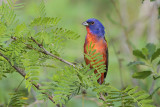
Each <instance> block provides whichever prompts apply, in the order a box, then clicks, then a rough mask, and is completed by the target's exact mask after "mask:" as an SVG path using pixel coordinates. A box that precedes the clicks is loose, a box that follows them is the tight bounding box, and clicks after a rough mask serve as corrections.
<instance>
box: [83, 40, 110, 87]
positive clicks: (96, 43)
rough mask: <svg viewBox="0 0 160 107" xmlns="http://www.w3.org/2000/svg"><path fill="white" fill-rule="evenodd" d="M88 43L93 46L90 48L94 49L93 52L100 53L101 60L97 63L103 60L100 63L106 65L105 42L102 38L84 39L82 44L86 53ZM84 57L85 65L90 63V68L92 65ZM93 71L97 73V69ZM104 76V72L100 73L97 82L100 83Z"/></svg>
mask: <svg viewBox="0 0 160 107" xmlns="http://www.w3.org/2000/svg"><path fill="white" fill-rule="evenodd" d="M91 42H92V44H91ZM90 44H91V47H92V46H93V48H91V51H93V50H96V52H95V53H94V54H96V53H100V55H102V60H100V61H98V62H97V63H100V62H104V63H102V65H106V63H107V55H106V51H107V43H106V42H105V41H104V40H103V39H101V40H96V39H94V40H92V39H89V40H86V42H85V44H84V53H85V54H88V53H87V46H88V49H89V47H90ZM94 54H93V55H94ZM84 59H85V62H86V64H87V65H88V64H90V65H91V66H90V67H91V68H92V67H93V65H92V64H91V61H90V60H88V59H87V58H84ZM97 63H95V64H97ZM94 72H95V73H97V70H95V71H94ZM104 77H105V76H104V73H101V78H100V79H99V80H98V82H99V83H100V84H102V83H103V82H104Z"/></svg>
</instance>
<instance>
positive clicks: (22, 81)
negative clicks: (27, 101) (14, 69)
mask: <svg viewBox="0 0 160 107" xmlns="http://www.w3.org/2000/svg"><path fill="white" fill-rule="evenodd" d="M24 80H25V78H23V80H22V81H21V82H20V84H19V85H18V87H17V88H16V89H15V92H17V91H18V89H19V87H20V86H21V84H22V83H23V81H24Z"/></svg>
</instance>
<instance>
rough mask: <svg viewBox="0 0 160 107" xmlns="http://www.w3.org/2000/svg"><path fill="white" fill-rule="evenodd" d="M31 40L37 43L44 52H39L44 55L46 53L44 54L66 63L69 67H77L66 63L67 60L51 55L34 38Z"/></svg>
mask: <svg viewBox="0 0 160 107" xmlns="http://www.w3.org/2000/svg"><path fill="white" fill-rule="evenodd" d="M31 40H32V41H33V42H35V43H36V44H37V45H38V46H39V47H40V48H41V49H42V50H43V51H41V50H39V51H40V52H42V53H44V54H46V55H49V56H51V57H53V58H56V59H58V60H59V61H61V62H64V63H66V64H68V65H70V66H73V67H75V65H74V64H72V63H70V62H68V61H66V60H64V59H62V58H60V57H58V56H56V55H54V54H52V53H50V52H48V51H47V50H46V49H45V48H44V47H43V45H42V44H39V43H38V42H37V41H36V40H35V39H34V38H33V37H31Z"/></svg>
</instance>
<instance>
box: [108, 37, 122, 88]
mask: <svg viewBox="0 0 160 107" xmlns="http://www.w3.org/2000/svg"><path fill="white" fill-rule="evenodd" d="M111 44H112V47H113V51H114V53H115V55H116V57H117V60H118V65H119V72H120V81H121V88H122V89H123V88H124V83H123V75H122V73H123V72H122V59H121V58H120V57H119V55H118V52H117V51H116V48H115V45H114V42H113V40H111Z"/></svg>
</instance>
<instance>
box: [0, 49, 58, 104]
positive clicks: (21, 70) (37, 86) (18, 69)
mask: <svg viewBox="0 0 160 107" xmlns="http://www.w3.org/2000/svg"><path fill="white" fill-rule="evenodd" d="M0 56H2V57H3V58H5V59H6V60H7V61H8V63H9V64H10V65H11V66H12V67H13V68H14V69H15V70H16V71H17V72H18V73H19V74H20V75H21V76H23V77H24V78H25V76H26V73H25V72H24V70H23V69H20V68H18V67H17V66H15V65H12V63H11V61H10V60H9V58H7V57H6V56H5V55H4V54H2V53H1V52H0ZM31 83H32V85H33V86H35V87H36V88H37V89H38V90H41V89H40V86H39V85H36V84H34V83H33V82H31ZM42 94H45V95H47V97H48V98H49V99H50V100H51V101H52V102H53V103H55V101H54V100H53V98H52V96H51V95H48V94H47V93H44V92H43V93H42ZM57 106H59V105H57Z"/></svg>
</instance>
